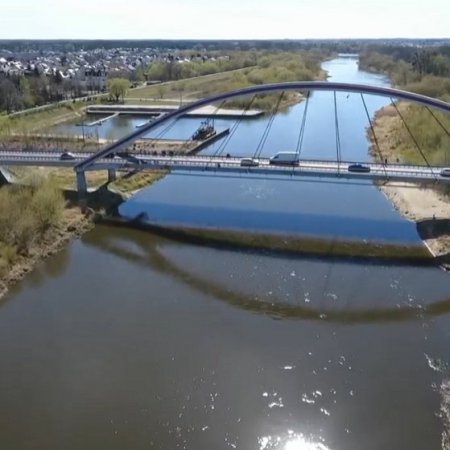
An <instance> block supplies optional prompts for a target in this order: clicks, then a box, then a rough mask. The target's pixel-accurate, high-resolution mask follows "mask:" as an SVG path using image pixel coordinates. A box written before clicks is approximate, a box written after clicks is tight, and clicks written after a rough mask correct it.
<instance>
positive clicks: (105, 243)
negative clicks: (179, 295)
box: [82, 225, 450, 325]
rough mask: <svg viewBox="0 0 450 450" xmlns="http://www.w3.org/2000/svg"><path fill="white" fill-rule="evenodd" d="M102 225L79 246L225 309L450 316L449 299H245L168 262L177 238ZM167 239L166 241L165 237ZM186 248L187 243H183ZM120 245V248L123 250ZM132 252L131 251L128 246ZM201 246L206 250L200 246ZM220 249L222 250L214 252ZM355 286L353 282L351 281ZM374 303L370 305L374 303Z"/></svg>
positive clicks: (371, 320) (351, 319)
mask: <svg viewBox="0 0 450 450" xmlns="http://www.w3.org/2000/svg"><path fill="white" fill-rule="evenodd" d="M102 228H103V226H102V225H100V226H99V227H98V228H97V229H96V230H94V232H91V233H88V234H86V235H84V236H83V237H82V241H83V243H84V244H86V245H89V246H93V247H96V248H98V249H100V250H101V251H105V252H107V253H110V254H112V255H114V256H116V257H118V258H121V259H125V260H126V261H127V262H129V263H132V264H136V265H138V266H141V267H144V268H151V270H152V271H155V272H158V273H161V274H164V275H168V276H170V277H173V278H174V279H176V280H177V281H179V282H181V283H183V284H185V285H187V286H188V287H189V288H191V289H193V290H195V291H197V292H199V293H201V294H204V295H206V296H208V297H210V298H211V297H214V298H215V299H218V300H220V301H222V302H224V303H226V304H228V305H230V306H233V307H237V308H240V309H243V310H246V311H249V312H253V313H258V314H265V315H269V316H271V317H273V318H274V319H296V320H314V321H322V322H329V323H339V324H347V325H353V324H376V323H394V322H405V321H411V320H422V319H426V318H431V317H434V316H440V315H443V314H447V313H449V312H450V298H447V299H445V300H442V301H437V302H433V303H431V304H428V305H425V306H423V305H417V306H415V305H406V306H400V305H398V304H396V305H394V306H392V307H367V308H360V307H358V308H356V307H348V306H347V307H345V308H341V309H336V308H334V309H333V308H324V307H321V306H319V307H314V306H310V305H308V306H303V305H298V304H295V305H293V304H289V303H287V302H285V301H284V300H280V299H277V298H275V297H270V298H262V297H261V296H259V295H255V294H246V293H241V292H238V290H236V289H230V287H225V286H224V285H222V283H220V282H217V281H214V280H211V279H208V277H207V276H206V277H202V276H199V275H196V274H194V273H192V271H190V270H187V269H184V268H182V267H180V266H179V265H178V264H176V263H174V262H172V261H171V260H170V258H168V257H167V256H165V255H164V254H163V251H162V248H163V247H164V243H167V244H172V245H173V244H175V245H177V244H178V243H179V242H181V240H180V239H178V240H176V241H175V242H174V241H173V240H172V239H170V240H168V239H167V240H165V239H164V238H161V236H160V235H158V234H157V235H156V236H155V234H154V233H149V232H142V231H134V230H133V231H132V230H128V231H127V230H124V229H123V228H122V229H121V228H118V227H111V226H108V227H107V232H102V230H101V229H102ZM165 237H167V236H165ZM183 242H184V243H187V244H190V243H191V242H186V241H183ZM124 243H125V245H124ZM127 243H132V244H133V247H134V248H136V249H137V250H132V249H131V248H130V247H132V246H130V245H127ZM204 245H207V244H206V243H205V244H204ZM216 248H224V247H220V246H219V247H216ZM226 250H227V251H231V252H237V253H247V254H248V253H249V250H248V249H247V250H243V249H242V248H237V247H232V246H228V247H227V248H226ZM250 253H252V254H260V255H261V256H263V255H264V256H273V255H275V256H280V255H282V256H283V258H286V257H288V258H292V259H299V258H301V259H302V260H304V259H307V260H308V259H309V260H310V261H311V262H313V261H314V260H323V259H324V257H323V256H317V255H316V256H313V255H294V254H292V253H285V252H280V251H270V250H258V249H252V250H250ZM326 259H327V261H328V262H330V263H331V264H332V263H333V262H342V261H345V262H348V263H352V262H353V263H355V262H358V261H361V260H360V259H359V258H347V257H344V258H343V257H336V256H331V257H328V258H326ZM365 262H366V263H368V264H371V265H372V264H374V265H377V264H383V265H385V264H386V260H384V261H383V262H382V261H381V260H380V259H376V258H375V259H374V258H372V259H370V260H368V259H366V261H365ZM392 264H393V265H412V263H411V262H410V263H409V264H408V263H407V262H406V261H398V260H397V261H393V262H392ZM355 282H357V280H355ZM375 304H376V303H375Z"/></svg>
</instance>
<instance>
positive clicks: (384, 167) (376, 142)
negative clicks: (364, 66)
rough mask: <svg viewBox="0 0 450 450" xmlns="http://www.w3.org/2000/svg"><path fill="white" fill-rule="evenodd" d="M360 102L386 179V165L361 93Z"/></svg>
mask: <svg viewBox="0 0 450 450" xmlns="http://www.w3.org/2000/svg"><path fill="white" fill-rule="evenodd" d="M361 100H362V102H363V105H364V110H365V111H366V116H367V120H368V121H369V124H370V129H371V131H372V136H373V140H374V141H375V147H376V149H377V151H378V154H379V156H380V159H381V164H382V165H383V169H384V174H385V175H386V178H388V174H387V170H386V164H384V158H383V153H382V152H381V148H380V145H379V142H378V138H377V135H376V133H375V128H374V126H373V122H372V119H371V117H370V114H369V110H368V109H367V105H366V101H365V99H364V95H363V93H362V92H361Z"/></svg>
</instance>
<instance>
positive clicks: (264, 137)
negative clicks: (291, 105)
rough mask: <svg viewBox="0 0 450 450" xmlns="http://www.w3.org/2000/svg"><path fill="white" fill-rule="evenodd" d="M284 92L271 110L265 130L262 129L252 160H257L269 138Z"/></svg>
mask: <svg viewBox="0 0 450 450" xmlns="http://www.w3.org/2000/svg"><path fill="white" fill-rule="evenodd" d="M283 96H284V91H283V92H282V93H281V94H280V96H279V97H278V101H277V103H276V105H275V108H274V109H273V110H272V115H271V116H270V119H269V121H268V122H267V125H266V128H265V129H264V132H263V134H262V136H261V140H260V141H259V143H258V146H257V147H256V150H255V153H254V154H253V158H259V157H260V155H261V152H262V150H263V148H264V145H265V143H266V141H267V137H268V136H269V133H270V129H271V128H272V124H273V122H274V120H275V116H276V114H277V112H278V108H279V107H280V103H281V100H282V99H283Z"/></svg>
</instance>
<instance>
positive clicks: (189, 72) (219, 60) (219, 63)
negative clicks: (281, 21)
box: [145, 51, 256, 82]
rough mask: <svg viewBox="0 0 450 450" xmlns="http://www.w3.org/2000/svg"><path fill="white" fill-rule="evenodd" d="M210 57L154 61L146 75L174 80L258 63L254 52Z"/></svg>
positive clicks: (156, 78) (158, 79) (153, 78)
mask: <svg viewBox="0 0 450 450" xmlns="http://www.w3.org/2000/svg"><path fill="white" fill-rule="evenodd" d="M186 56H188V55H186ZM210 57H211V59H209V60H207V61H203V60H199V61H189V62H188V61H186V62H183V63H181V64H180V63H178V61H170V62H159V63H154V64H151V65H150V66H149V68H148V70H147V72H146V73H145V77H146V79H147V80H149V81H163V82H164V81H174V80H182V79H185V78H194V77H200V76H203V75H211V74H214V73H219V72H227V71H230V70H235V69H241V68H243V67H250V66H255V65H256V53H254V52H237V51H235V52H232V53H231V55H230V56H228V55H226V56H225V55H222V54H221V53H220V52H212V53H211V55H210ZM212 58H214V59H212Z"/></svg>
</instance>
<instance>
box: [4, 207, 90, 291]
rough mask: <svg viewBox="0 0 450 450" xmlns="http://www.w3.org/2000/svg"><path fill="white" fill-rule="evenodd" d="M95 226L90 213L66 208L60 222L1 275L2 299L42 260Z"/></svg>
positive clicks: (75, 208)
mask: <svg viewBox="0 0 450 450" xmlns="http://www.w3.org/2000/svg"><path fill="white" fill-rule="evenodd" d="M93 226H94V222H93V221H92V220H91V218H90V215H89V214H83V213H82V212H81V210H80V208H77V207H69V208H66V209H65V210H64V213H63V217H62V220H61V222H60V224H58V225H57V226H55V227H52V228H50V229H49V230H48V232H47V233H46V234H45V236H44V237H43V239H42V240H40V241H39V242H38V243H36V244H34V245H32V246H31V248H30V249H29V250H28V252H27V254H26V255H19V256H18V257H17V260H16V261H15V262H14V263H13V264H12V265H11V266H10V267H9V268H8V271H7V272H6V273H5V274H4V275H2V276H0V299H1V298H2V297H3V296H4V295H5V294H6V293H7V292H8V288H9V287H11V286H12V285H14V284H15V283H17V282H18V281H19V280H21V279H22V278H23V277H24V276H25V275H26V274H28V273H29V272H31V271H32V270H33V269H34V268H35V267H36V266H37V265H38V264H39V263H40V262H41V261H42V260H44V259H45V258H48V257H49V256H51V255H54V254H55V253H57V252H59V251H60V250H61V249H62V248H64V247H65V245H66V244H67V243H68V242H69V241H71V240H72V239H76V238H78V237H80V236H81V235H82V234H83V233H85V232H87V231H89V230H91V229H92V228H93Z"/></svg>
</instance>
